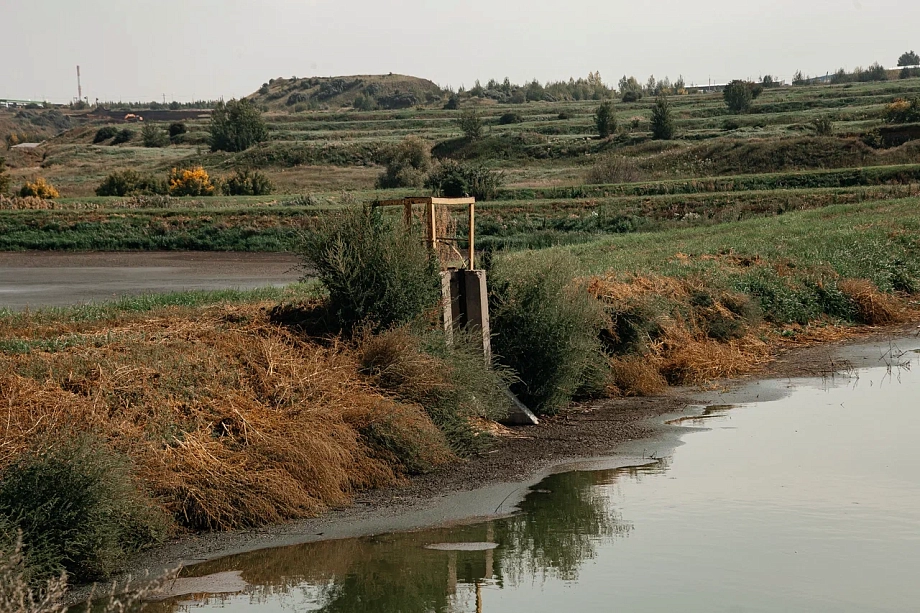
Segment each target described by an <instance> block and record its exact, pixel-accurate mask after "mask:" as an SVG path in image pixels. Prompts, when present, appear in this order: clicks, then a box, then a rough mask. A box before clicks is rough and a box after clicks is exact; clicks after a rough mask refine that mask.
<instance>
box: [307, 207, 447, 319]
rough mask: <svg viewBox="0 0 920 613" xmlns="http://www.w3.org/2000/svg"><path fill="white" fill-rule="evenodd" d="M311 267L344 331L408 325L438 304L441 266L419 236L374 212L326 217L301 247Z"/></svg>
mask: <svg viewBox="0 0 920 613" xmlns="http://www.w3.org/2000/svg"><path fill="white" fill-rule="evenodd" d="M303 255H304V257H305V259H306V263H307V265H308V266H311V267H312V268H314V269H315V271H316V274H317V276H318V277H319V279H320V281H321V282H322V284H323V285H324V286H325V287H326V289H327V290H328V291H329V307H330V310H331V312H332V314H333V315H334V317H335V318H336V319H337V321H338V322H339V323H340V325H341V328H342V329H343V330H344V331H346V332H349V333H350V332H351V331H352V330H354V329H355V327H356V326H358V325H359V324H369V325H370V326H371V327H372V328H373V329H374V330H375V331H380V330H385V329H387V328H389V327H391V326H394V325H400V324H404V323H407V322H410V321H412V320H414V319H416V318H418V317H420V316H421V315H422V314H423V313H425V312H426V311H428V310H430V309H432V308H433V307H435V306H436V305H437V304H438V301H439V300H440V295H441V294H440V292H441V289H440V288H441V280H440V276H439V270H440V263H439V262H438V261H437V259H436V258H434V257H433V256H432V255H431V254H430V253H429V251H428V249H427V248H426V247H425V245H424V244H423V241H422V240H421V238H420V237H419V236H418V234H417V233H416V232H414V231H412V230H411V229H408V228H405V227H404V226H403V225H402V224H397V223H393V222H392V221H390V220H387V219H385V218H384V217H383V215H382V211H381V209H379V208H375V207H369V206H365V207H353V208H349V209H347V210H345V211H342V212H339V213H335V214H331V215H329V216H328V217H326V218H325V219H324V220H323V221H322V222H320V224H319V225H318V227H317V228H316V229H315V231H313V232H312V233H310V234H308V235H307V236H306V237H305V239H304V243H303Z"/></svg>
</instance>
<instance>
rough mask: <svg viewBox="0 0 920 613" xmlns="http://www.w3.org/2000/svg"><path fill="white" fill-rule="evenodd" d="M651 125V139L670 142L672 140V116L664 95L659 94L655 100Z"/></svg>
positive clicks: (673, 128) (673, 130) (673, 129)
mask: <svg viewBox="0 0 920 613" xmlns="http://www.w3.org/2000/svg"><path fill="white" fill-rule="evenodd" d="M651 124H652V138H654V139H655V140H671V139H672V138H674V132H675V127H674V114H673V113H672V112H671V104H670V103H669V102H668V97H667V96H666V95H664V94H660V95H659V96H658V97H657V98H656V99H655V106H654V108H652V121H651Z"/></svg>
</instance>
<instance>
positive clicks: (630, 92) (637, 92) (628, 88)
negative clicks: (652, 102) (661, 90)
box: [619, 75, 642, 102]
mask: <svg viewBox="0 0 920 613" xmlns="http://www.w3.org/2000/svg"><path fill="white" fill-rule="evenodd" d="M619 88H620V96H621V97H622V99H623V102H637V101H639V100H640V99H641V98H642V85H640V84H639V82H638V81H636V77H629V78H628V79H627V78H626V75H623V78H622V79H620V84H619Z"/></svg>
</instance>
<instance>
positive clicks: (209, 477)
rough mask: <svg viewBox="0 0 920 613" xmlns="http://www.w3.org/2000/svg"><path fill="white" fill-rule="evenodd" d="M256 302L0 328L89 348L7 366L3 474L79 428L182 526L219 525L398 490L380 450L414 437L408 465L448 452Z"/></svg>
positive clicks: (20, 357)
mask: <svg viewBox="0 0 920 613" xmlns="http://www.w3.org/2000/svg"><path fill="white" fill-rule="evenodd" d="M260 306H264V305H251V306H245V307H214V308H210V309H206V310H204V311H203V312H199V313H193V312H184V313H183V312H181V311H178V312H177V311H175V310H173V311H174V312H170V311H165V312H162V313H160V314H157V315H151V316H148V317H146V318H143V319H140V318H139V319H136V320H134V321H130V320H129V321H124V322H99V323H98V324H73V325H72V324H64V323H55V324H51V325H47V326H43V325H34V326H27V327H26V328H25V329H22V328H20V327H18V326H16V327H8V328H5V329H2V330H0V334H2V335H3V336H5V337H6V339H9V338H10V335H11V334H12V333H15V334H16V335H17V336H19V337H26V338H42V337H48V336H56V335H61V334H63V333H69V334H74V333H77V332H79V333H80V334H81V335H82V336H74V337H73V338H79V339H83V340H84V341H85V343H79V342H76V343H75V344H74V345H72V346H67V347H63V348H61V349H60V350H56V351H47V350H39V349H31V350H28V349H26V350H23V349H22V348H21V347H22V345H17V347H20V350H19V352H18V353H16V354H14V355H9V354H7V355H5V356H3V360H2V363H0V410H2V411H3V413H5V414H4V415H0V422H2V425H0V468H2V467H4V466H6V465H8V464H9V463H10V462H11V461H12V460H13V459H14V458H16V457H18V456H19V455H21V454H23V453H24V452H26V451H27V450H28V448H29V446H30V444H31V441H33V440H34V438H35V437H37V436H41V435H43V434H45V433H48V432H58V433H60V432H73V433H79V432H90V433H92V434H94V435H96V436H99V437H101V438H102V439H104V440H105V441H107V443H108V444H109V445H111V446H112V448H114V449H115V450H116V451H118V452H120V453H123V454H125V455H127V456H128V457H129V458H130V459H131V461H132V463H133V464H134V466H135V474H136V476H137V479H138V480H139V482H140V486H141V487H142V488H143V489H144V490H146V491H147V492H149V493H150V495H151V496H152V497H153V498H154V499H155V500H156V501H157V502H158V504H160V505H162V506H163V507H164V508H165V509H167V510H168V511H169V512H170V513H171V514H172V515H173V517H175V518H176V520H177V521H178V523H179V524H180V525H184V526H187V527H190V528H194V529H227V528H238V527H244V526H254V525H260V524H264V523H268V522H276V521H281V520H284V519H289V518H295V517H304V516H308V515H315V514H316V513H318V512H320V511H322V510H324V509H326V508H328V507H330V506H336V505H342V504H345V503H347V502H348V500H349V499H350V497H351V495H352V494H353V493H354V492H355V491H356V490H358V489H361V488H367V487H379V486H383V485H389V484H392V483H395V482H397V481H398V480H399V479H400V478H401V475H402V474H403V473H404V472H405V470H406V469H407V468H406V466H405V465H404V464H403V463H402V462H401V460H402V459H403V458H399V457H397V456H398V455H399V452H400V451H401V450H402V447H400V446H399V445H386V444H381V441H384V442H385V441H391V440H392V439H394V438H400V439H401V440H406V441H413V442H414V445H413V446H412V447H413V450H414V451H415V456H414V457H415V459H414V460H413V462H412V467H414V468H418V466H420V465H422V464H423V465H424V466H425V467H427V468H431V467H434V466H438V465H440V464H443V463H444V462H446V461H448V460H449V459H451V458H453V457H454V456H453V454H452V453H451V451H450V450H449V449H448V447H447V444H446V441H445V440H444V436H443V435H442V434H441V433H440V432H439V431H438V429H437V428H436V427H435V426H434V424H433V423H432V422H431V419H430V418H429V417H428V415H427V414H426V413H425V410H424V409H423V408H422V407H421V406H420V405H418V404H413V403H411V402H405V401H399V400H396V399H395V398H394V397H393V395H390V394H385V393H382V391H381V390H380V389H379V388H376V387H374V386H372V385H371V384H370V381H369V378H368V377H367V376H365V375H363V374H362V372H361V365H360V363H359V359H358V354H357V352H356V350H355V349H354V348H352V347H346V346H344V345H340V344H336V343H332V344H330V345H328V346H323V345H319V344H316V343H312V342H310V341H307V340H304V339H303V338H302V337H299V336H298V335H296V334H294V333H292V332H289V331H288V330H287V329H285V328H283V327H280V326H276V325H272V324H270V323H269V322H268V321H267V318H266V316H265V313H264V311H262V310H260ZM65 330H67V332H65ZM103 331H104V334H102V332H103ZM94 333H99V334H94ZM431 366H432V367H433V368H436V367H437V364H436V363H435V362H432V363H431ZM380 432H383V433H387V435H386V436H383V435H380V434H379V433H380ZM371 433H377V436H371V435H369V434H371ZM387 436H389V438H387ZM418 457H421V458H422V459H423V460H424V462H421V461H418Z"/></svg>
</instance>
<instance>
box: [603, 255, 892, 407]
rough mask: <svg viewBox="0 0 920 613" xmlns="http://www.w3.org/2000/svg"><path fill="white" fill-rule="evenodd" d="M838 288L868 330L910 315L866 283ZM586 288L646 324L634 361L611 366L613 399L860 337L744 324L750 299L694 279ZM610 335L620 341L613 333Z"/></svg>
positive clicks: (837, 330)
mask: <svg viewBox="0 0 920 613" xmlns="http://www.w3.org/2000/svg"><path fill="white" fill-rule="evenodd" d="M733 264H734V262H733ZM738 265H741V266H744V265H746V264H745V263H738ZM839 287H840V289H841V291H843V293H844V294H846V296H847V297H848V298H849V299H850V300H852V301H853V303H854V304H855V305H857V307H858V309H859V313H860V318H861V319H862V320H863V321H864V322H865V323H867V324H870V325H883V324H890V323H897V322H900V321H904V320H905V318H906V317H907V314H908V312H909V311H908V310H907V307H906V306H905V305H904V303H903V301H902V300H901V299H900V298H898V297H897V296H892V295H886V294H882V293H880V292H879V291H878V289H877V288H876V287H875V285H873V284H872V283H871V282H869V281H864V280H849V281H843V282H841V283H840V284H839ZM589 289H590V291H591V293H592V294H593V295H594V296H596V297H597V298H599V299H600V300H602V301H603V302H604V303H605V305H607V307H608V312H610V313H611V314H612V317H614V318H616V317H618V316H620V317H622V314H623V313H630V314H631V315H632V316H634V317H636V316H639V317H645V318H647V319H649V320H650V321H648V322H646V323H647V326H646V328H645V329H647V330H650V332H649V333H648V335H647V337H646V338H645V339H644V344H643V345H642V347H641V348H639V349H638V354H635V353H633V354H630V353H628V352H627V353H622V354H618V355H615V356H614V357H613V358H612V359H611V361H610V366H611V373H612V382H613V383H612V385H613V388H612V389H611V392H612V393H614V394H623V395H652V394H656V393H659V392H660V391H661V390H663V389H664V388H665V387H666V386H667V385H668V384H672V385H683V384H693V385H696V384H703V383H707V382H710V381H714V380H716V379H722V378H732V377H738V376H743V375H747V374H751V373H755V372H758V371H760V370H762V369H763V368H764V367H765V366H766V364H768V363H769V362H771V361H772V360H773V357H774V356H775V355H776V353H777V351H778V349H779V348H781V347H788V346H793V345H795V346H804V345H812V344H816V343H821V342H830V341H836V340H841V339H844V338H848V337H852V336H854V335H858V334H859V333H860V328H859V327H855V326H837V325H810V326H772V325H768V324H764V323H761V322H759V321H756V319H755V318H753V317H751V318H750V319H745V317H744V316H743V315H742V314H743V313H745V312H746V311H747V310H748V307H749V303H750V298H749V297H747V296H744V295H741V294H735V293H731V292H722V293H715V294H714V295H711V294H709V293H707V292H706V291H705V285H704V284H703V283H702V282H700V281H698V280H694V279H675V278H672V277H662V276H633V277H627V278H619V277H613V276H611V277H597V278H594V279H592V280H591V282H590V284H589ZM656 301H657V302H656ZM650 305H653V306H650ZM656 309H657V310H656ZM739 313H740V314H739ZM818 323H819V322H818ZM614 324H615V321H614V322H613V323H612V325H614ZM611 335H612V336H613V337H614V340H619V339H617V338H616V333H615V331H614V332H612V333H611ZM714 337H715V338H714ZM634 349H635V348H634Z"/></svg>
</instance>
